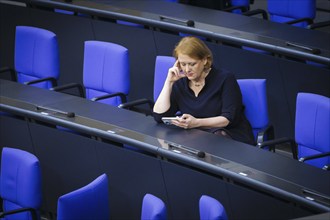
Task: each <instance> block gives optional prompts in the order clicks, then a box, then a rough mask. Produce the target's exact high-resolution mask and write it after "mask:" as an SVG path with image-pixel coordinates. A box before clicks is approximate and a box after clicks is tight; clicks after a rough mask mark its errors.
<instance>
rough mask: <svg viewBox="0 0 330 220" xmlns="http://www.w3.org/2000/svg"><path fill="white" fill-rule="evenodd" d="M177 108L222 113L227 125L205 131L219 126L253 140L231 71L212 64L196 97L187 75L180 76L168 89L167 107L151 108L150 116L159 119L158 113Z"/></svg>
mask: <svg viewBox="0 0 330 220" xmlns="http://www.w3.org/2000/svg"><path fill="white" fill-rule="evenodd" d="M177 112H181V113H182V114H183V113H186V114H190V115H192V116H194V117H196V118H208V117H215V116H224V117H226V118H227V119H228V120H229V124H228V126H227V127H225V128H211V129H206V131H208V132H212V133H214V132H215V131H217V130H219V129H223V130H225V131H226V133H227V134H229V135H230V136H231V137H232V138H233V139H234V140H238V141H241V142H245V143H248V144H252V145H254V144H255V141H254V137H253V132H252V128H251V125H250V123H249V122H248V120H247V119H246V117H245V115H244V106H243V104H242V94H241V90H240V88H239V85H238V83H237V80H236V78H235V76H234V74H232V73H231V72H228V71H225V70H221V71H218V70H216V69H214V68H212V69H211V71H210V73H209V74H208V75H207V77H206V78H205V86H204V87H203V88H202V90H201V91H200V93H199V94H198V96H197V97H196V96H195V94H194V92H193V91H192V90H191V89H190V88H189V80H188V78H181V79H180V80H178V81H177V82H175V83H174V85H173V88H172V93H171V107H170V108H169V109H168V111H166V112H164V113H162V114H158V113H155V112H154V113H153V116H154V119H155V120H156V121H157V122H159V123H160V122H162V120H161V118H162V117H169V116H174V115H176V113H177ZM202 130H205V129H202Z"/></svg>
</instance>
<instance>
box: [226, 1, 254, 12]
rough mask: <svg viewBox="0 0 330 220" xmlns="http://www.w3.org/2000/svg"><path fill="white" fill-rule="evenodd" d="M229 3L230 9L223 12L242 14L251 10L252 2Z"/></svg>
mask: <svg viewBox="0 0 330 220" xmlns="http://www.w3.org/2000/svg"><path fill="white" fill-rule="evenodd" d="M228 3H229V7H227V8H225V9H223V10H222V11H227V12H231V13H234V14H242V13H243V12H246V11H248V10H250V0H230V1H228Z"/></svg>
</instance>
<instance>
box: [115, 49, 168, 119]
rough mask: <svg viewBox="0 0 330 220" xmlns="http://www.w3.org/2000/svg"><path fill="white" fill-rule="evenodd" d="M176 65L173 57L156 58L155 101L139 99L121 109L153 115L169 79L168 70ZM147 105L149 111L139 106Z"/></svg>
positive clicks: (121, 106)
mask: <svg viewBox="0 0 330 220" xmlns="http://www.w3.org/2000/svg"><path fill="white" fill-rule="evenodd" d="M174 63H175V58H174V57H172V56H160V55H158V56H156V60H155V71H154V90H153V100H149V99H146V98H144V99H138V100H135V101H131V102H127V103H124V104H121V105H119V107H120V108H126V109H131V110H135V111H138V112H141V113H144V114H146V115H151V114H152V108H153V105H154V102H155V101H156V100H157V98H158V96H159V94H160V92H161V90H162V88H163V85H164V82H165V80H166V77H167V73H168V69H169V68H171V67H172V66H173V65H174ZM144 104H147V105H148V107H149V108H148V109H147V110H144V109H141V108H140V109H139V108H138V106H141V105H144Z"/></svg>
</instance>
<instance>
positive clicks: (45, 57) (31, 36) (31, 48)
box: [1, 26, 60, 89]
mask: <svg viewBox="0 0 330 220" xmlns="http://www.w3.org/2000/svg"><path fill="white" fill-rule="evenodd" d="M14 60H15V68H14V69H8V68H7V69H6V68H2V70H1V72H8V71H10V72H11V73H12V80H14V81H16V80H17V81H18V82H19V83H23V84H27V85H33V86H37V87H40V88H45V89H49V88H51V87H53V86H56V85H57V80H58V78H59V75H60V73H59V52H58V42H57V37H56V35H55V34H54V33H53V32H51V31H49V30H45V29H42V28H37V27H31V26H17V27H16V33H15V59H14Z"/></svg>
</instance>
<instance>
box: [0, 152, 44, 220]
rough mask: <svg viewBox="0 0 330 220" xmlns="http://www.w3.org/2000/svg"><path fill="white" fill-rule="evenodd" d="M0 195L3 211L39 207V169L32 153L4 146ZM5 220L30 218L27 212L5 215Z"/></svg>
mask: <svg viewBox="0 0 330 220" xmlns="http://www.w3.org/2000/svg"><path fill="white" fill-rule="evenodd" d="M0 174H1V176H0V195H1V198H2V199H3V209H4V211H5V212H7V211H10V210H14V209H19V208H33V209H35V210H36V211H38V210H39V209H40V207H41V200H42V192H41V191H42V190H41V170H40V164H39V160H38V158H37V157H36V156H34V155H33V154H31V153H29V152H26V151H23V150H20V149H14V148H9V147H4V148H3V150H2V156H1V173H0ZM5 219H7V220H16V219H20V220H24V219H32V216H31V214H30V213H29V212H22V213H17V214H13V215H7V216H5Z"/></svg>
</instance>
